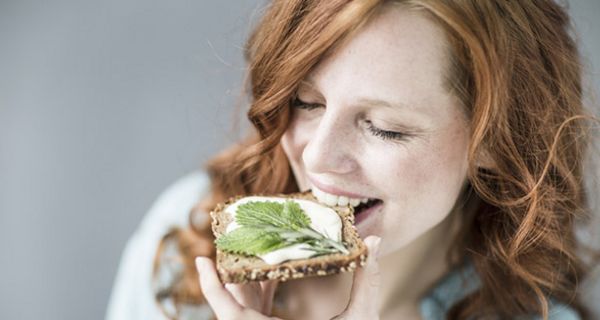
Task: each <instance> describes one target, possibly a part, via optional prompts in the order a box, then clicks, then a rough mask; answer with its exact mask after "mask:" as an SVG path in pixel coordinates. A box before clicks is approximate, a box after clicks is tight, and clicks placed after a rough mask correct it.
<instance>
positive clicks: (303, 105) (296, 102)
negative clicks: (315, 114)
mask: <svg viewBox="0 0 600 320" xmlns="http://www.w3.org/2000/svg"><path fill="white" fill-rule="evenodd" d="M291 105H292V107H294V108H296V109H302V110H313V109H317V108H320V107H322V106H323V105H322V104H319V103H307V102H304V101H302V100H300V99H299V98H298V97H296V98H294V99H292V102H291Z"/></svg>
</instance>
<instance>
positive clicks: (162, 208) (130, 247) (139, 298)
mask: <svg viewBox="0 0 600 320" xmlns="http://www.w3.org/2000/svg"><path fill="white" fill-rule="evenodd" d="M209 188H210V183H209V179H208V176H207V175H206V173H204V172H200V171H198V172H192V173H190V174H188V175H186V176H184V177H182V178H180V179H178V180H177V181H175V182H174V183H172V184H171V185H170V186H169V187H168V188H166V189H165V190H164V191H163V192H162V193H161V194H160V195H159V196H158V198H157V199H156V200H155V201H154V203H153V204H152V206H151V207H150V210H148V212H147V213H146V215H145V216H144V218H143V219H142V221H141V223H140V224H139V226H138V227H137V229H136V230H135V231H134V233H133V234H132V235H131V237H130V238H129V240H128V242H127V245H126V246H125V249H124V250H123V253H122V255H121V262H120V264H119V268H118V271H117V276H116V278H115V282H114V285H113V289H112V292H111V297H110V300H109V304H108V309H107V314H106V319H110V320H120V319H165V318H164V316H162V313H161V312H160V310H159V309H158V308H157V306H156V303H155V299H154V289H153V283H152V266H153V261H154V256H155V254H156V251H157V248H158V244H159V242H160V239H162V237H163V236H164V235H165V234H166V233H167V232H169V230H170V229H171V228H173V227H184V226H186V225H187V222H188V216H189V212H190V210H191V209H192V207H193V206H194V205H195V204H196V203H197V202H198V201H199V200H200V199H201V198H202V197H204V196H205V195H206V194H207V193H208V192H209Z"/></svg>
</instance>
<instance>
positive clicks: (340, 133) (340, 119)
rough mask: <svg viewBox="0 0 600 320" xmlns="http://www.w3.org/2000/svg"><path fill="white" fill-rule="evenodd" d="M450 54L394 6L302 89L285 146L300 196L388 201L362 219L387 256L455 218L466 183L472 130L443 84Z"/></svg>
mask: <svg viewBox="0 0 600 320" xmlns="http://www.w3.org/2000/svg"><path fill="white" fill-rule="evenodd" d="M447 47H448V45H447V41H446V38H445V35H444V34H443V31H442V30H441V29H439V28H438V27H437V26H436V25H435V24H434V23H433V22H432V21H430V20H428V19H427V18H425V17H424V16H422V15H421V14H419V13H416V12H414V11H408V10H406V9H404V8H401V7H389V8H388V10H385V11H383V13H381V14H380V15H378V16H376V17H375V18H374V19H372V20H371V22H370V23H368V24H367V25H365V27H364V28H363V29H362V30H361V31H360V32H358V33H357V34H356V35H355V36H354V37H353V38H352V39H350V40H349V41H348V42H346V43H345V44H344V45H343V46H342V47H340V48H339V49H338V50H336V51H335V52H334V53H333V54H332V55H330V56H328V57H327V58H326V59H325V60H323V61H322V62H321V63H320V64H319V65H318V66H317V68H315V70H314V71H313V72H311V74H310V75H309V77H307V79H305V81H304V82H303V83H302V84H301V85H300V87H299V89H298V92H297V96H298V100H297V101H296V102H297V103H295V105H296V106H295V107H294V111H293V112H294V114H293V118H292V122H291V124H290V126H289V128H288V129H287V131H286V133H285V134H284V136H283V137H282V140H281V142H282V146H283V149H284V151H285V152H286V154H287V156H288V159H289V161H290V163H291V167H292V169H293V173H294V175H295V177H296V180H297V181H298V184H299V187H300V189H301V190H307V189H312V190H313V192H314V191H315V190H317V193H320V194H319V197H321V198H326V197H329V198H330V201H341V202H345V201H348V200H345V199H343V198H341V197H338V198H336V197H332V196H325V197H323V195H322V194H323V193H322V192H319V191H318V190H321V191H325V192H327V193H329V194H333V195H344V194H346V195H347V196H348V195H350V198H372V199H379V200H381V201H382V202H381V203H380V204H378V205H376V206H375V207H372V209H371V210H369V211H364V212H362V213H359V214H358V215H357V217H356V219H357V228H358V231H359V234H360V235H361V237H365V236H367V235H371V234H374V235H378V236H381V237H382V238H383V240H384V241H383V242H382V250H381V252H382V254H384V255H385V254H386V253H389V252H391V251H394V250H396V249H400V248H402V247H404V246H405V245H407V244H408V243H410V242H411V241H412V240H414V239H416V238H417V237H418V236H420V235H422V234H424V233H425V232H427V231H428V230H430V229H431V228H432V227H434V226H435V225H436V224H438V223H439V222H440V221H442V220H443V219H444V218H445V217H446V216H448V214H449V213H450V212H451V211H452V208H453V206H454V204H455V203H456V201H457V199H458V197H459V194H460V192H461V190H462V188H463V186H464V184H465V182H466V172H467V145H468V132H469V130H468V123H467V121H466V119H465V116H464V114H463V112H462V110H461V106H460V104H459V102H458V100H457V99H456V98H455V97H454V96H452V95H451V94H450V93H449V92H448V90H447V89H446V88H445V85H444V81H445V76H446V75H447V69H448V65H447V64H448V48H447ZM302 103H304V104H302ZM332 199H333V200H332Z"/></svg>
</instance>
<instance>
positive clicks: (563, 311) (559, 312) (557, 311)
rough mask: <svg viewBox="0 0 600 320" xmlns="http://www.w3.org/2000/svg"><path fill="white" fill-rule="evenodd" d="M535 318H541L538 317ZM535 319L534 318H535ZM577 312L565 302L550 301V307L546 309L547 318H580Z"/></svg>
mask: <svg viewBox="0 0 600 320" xmlns="http://www.w3.org/2000/svg"><path fill="white" fill-rule="evenodd" d="M537 319H540V320H541V319H542V317H538V318H537ZM537 319H536V320H537ZM580 319H581V317H580V316H579V313H577V311H575V310H574V309H573V308H571V307H570V306H568V305H566V304H562V303H559V302H555V301H553V300H551V301H550V309H549V311H548V320H580Z"/></svg>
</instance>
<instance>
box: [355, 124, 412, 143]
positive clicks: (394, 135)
mask: <svg viewBox="0 0 600 320" xmlns="http://www.w3.org/2000/svg"><path fill="white" fill-rule="evenodd" d="M365 123H366V124H367V130H369V132H370V133H371V134H372V135H374V136H376V137H379V138H381V139H383V140H403V139H405V138H406V137H407V135H406V134H404V133H402V132H396V131H387V130H382V129H379V128H377V127H375V126H374V125H373V123H372V122H371V120H365Z"/></svg>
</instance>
